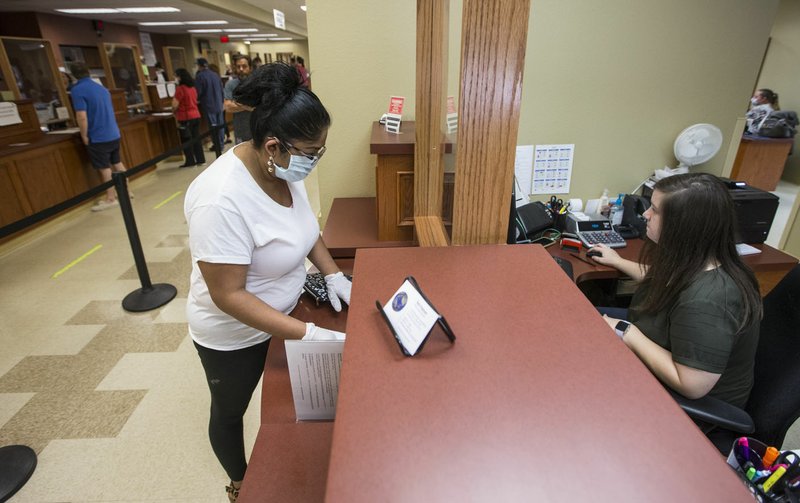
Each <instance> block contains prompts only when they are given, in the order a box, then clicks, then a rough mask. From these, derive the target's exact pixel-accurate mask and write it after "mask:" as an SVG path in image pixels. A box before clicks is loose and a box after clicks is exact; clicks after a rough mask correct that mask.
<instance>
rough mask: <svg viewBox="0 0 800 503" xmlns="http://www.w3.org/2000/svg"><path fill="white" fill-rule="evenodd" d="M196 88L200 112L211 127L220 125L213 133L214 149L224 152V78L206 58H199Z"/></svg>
mask: <svg viewBox="0 0 800 503" xmlns="http://www.w3.org/2000/svg"><path fill="white" fill-rule="evenodd" d="M195 88H196V90H197V102H198V103H199V104H200V114H201V115H202V116H204V117H205V118H206V122H207V123H208V127H209V129H211V128H213V127H219V129H217V130H216V131H215V133H213V134H212V135H211V141H212V142H213V144H214V150H215V151H218V152H222V147H223V145H224V144H225V140H224V138H225V131H224V129H223V128H222V126H223V124H225V112H224V111H223V109H222V79H221V78H220V76H219V74H216V73H214V72H212V71H211V70H210V69H209V68H208V60H207V59H206V58H198V59H197V74H196V75H195Z"/></svg>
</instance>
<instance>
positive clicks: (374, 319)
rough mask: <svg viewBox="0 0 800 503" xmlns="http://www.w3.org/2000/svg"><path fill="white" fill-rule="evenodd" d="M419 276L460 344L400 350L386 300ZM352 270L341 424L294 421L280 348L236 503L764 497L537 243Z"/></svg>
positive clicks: (386, 256) (375, 255)
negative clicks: (754, 493) (382, 306)
mask: <svg viewBox="0 0 800 503" xmlns="http://www.w3.org/2000/svg"><path fill="white" fill-rule="evenodd" d="M408 274H413V275H414V276H415V277H416V278H417V279H418V281H419V282H420V285H421V287H422V288H423V290H424V291H425V293H426V294H427V295H428V296H429V298H430V299H431V300H432V302H434V304H435V305H436V307H437V308H438V309H439V310H440V311H441V312H442V313H443V314H444V315H445V316H447V318H448V321H449V322H450V325H451V326H452V328H453V330H454V332H455V334H456V336H457V337H458V339H457V340H456V343H455V345H452V346H451V345H450V343H449V342H448V341H447V339H446V338H445V337H444V335H443V334H442V333H441V332H440V331H439V329H438V328H436V329H434V333H433V334H432V335H431V339H430V340H429V341H428V342H427V343H426V345H425V348H424V350H423V351H422V353H421V354H420V355H419V356H417V357H415V358H405V357H403V356H402V355H401V353H400V351H399V348H398V347H397V344H396V343H395V341H394V339H393V338H392V336H391V335H390V333H389V331H388V329H387V328H386V326H385V325H384V322H383V320H382V318H381V317H380V315H379V313H378V312H377V311H376V310H375V307H374V301H375V300H376V299H379V300H380V301H381V302H385V301H386V300H388V298H389V296H390V295H391V294H392V293H393V292H394V290H395V289H396V288H397V287H398V286H399V285H400V283H401V282H402V280H403V278H404V277H405V276H406V275H408ZM354 277H355V278H356V283H355V285H354V290H353V299H352V306H351V308H350V310H349V313H348V321H347V332H348V339H347V343H346V349H345V353H344V364H343V368H342V376H341V391H340V395H339V402H338V412H337V419H336V422H335V423H311V422H308V423H295V422H294V411H293V409H292V405H291V404H292V401H291V391H290V386H289V378H288V373H287V371H286V363H285V356H284V354H283V351H282V345H278V344H276V345H275V346H273V347H271V348H270V353H269V354H270V356H269V358H268V368H267V371H266V373H265V377H264V386H263V394H264V397H263V399H264V402H265V404H266V406H265V408H264V410H263V412H262V426H261V429H260V431H259V434H258V439H257V441H256V445H255V447H254V449H253V454H252V458H251V460H250V466H249V468H248V471H247V475H246V477H245V482H244V487H243V489H242V493H241V495H240V501H242V502H244V503H247V502H252V501H267V500H269V501H323V500H325V501H331V502H338V501H347V502H351V501H355V502H358V501H370V502H372V501H563V500H576V501H654V502H660V501H665V502H666V501H670V502H672V501H726V502H729V501H752V500H751V499H750V496H749V495H748V492H747V491H746V490H745V489H744V487H743V486H742V485H741V483H740V482H739V480H738V479H737V477H736V476H735V475H734V474H733V473H732V471H731V470H730V468H729V467H727V466H726V465H725V463H724V461H723V459H722V458H721V457H720V456H719V453H718V452H717V451H716V449H715V448H714V447H713V446H712V445H711V444H710V443H709V442H708V441H707V440H706V439H705V437H704V436H703V435H702V433H700V431H699V430H698V429H697V428H696V427H695V425H694V424H693V423H692V422H691V421H690V420H689V418H688V417H687V416H686V415H685V414H684V413H683V411H682V410H681V409H680V407H678V405H677V404H675V402H674V401H673V400H672V399H671V398H670V396H669V395H668V394H667V393H666V392H665V391H664V389H663V388H662V387H661V385H660V384H659V383H658V381H657V380H656V379H655V378H653V376H652V375H651V374H650V372H649V371H648V370H647V369H646V368H645V367H644V365H642V364H641V363H640V362H639V360H638V359H637V358H636V357H635V355H633V353H632V352H630V351H629V350H628V349H627V348H626V347H625V346H624V345H622V344H621V343H620V342H619V340H618V339H617V338H616V336H615V335H614V334H613V333H612V332H611V330H610V329H609V328H608V326H607V325H606V324H605V323H604V322H603V321H602V319H601V318H600V317H599V316H598V315H597V312H596V311H595V310H594V308H593V307H592V306H591V305H590V304H589V302H588V301H587V300H586V299H585V298H584V297H583V296H582V295H581V294H580V292H578V290H577V289H576V288H575V286H574V285H573V284H572V283H571V282H570V281H569V280H568V279H567V277H566V276H565V275H564V274H563V273H562V272H561V270H560V268H558V266H557V265H556V264H555V262H554V261H552V260H551V259H550V257H549V256H548V254H547V253H546V252H545V251H544V250H543V249H542V248H541V247H539V246H482V247H450V248H391V249H371V250H361V251H359V252H358V258H357V264H356V266H355V270H354ZM302 304H303V302H301V305H302ZM305 306H306V307H307V308H308V311H307V312H305V313H303V311H300V312H299V313H295V315H298V317H299V316H311V317H314V316H317V318H316V319H317V321H315V322H319V323H320V324H321V325H323V326H330V327H332V328H339V327H338V325H336V324H335V323H341V322H342V321H343V317H342V315H338V316H335V317H334V318H335V319H334V320H333V323H334V324H333V325H332V324H331V321H330V320H328V321H325V317H326V316H330V313H331V311H330V310H329V309H316V308H315V307H313V306H309V305H308V304H306V305H305ZM298 308H300V306H298ZM301 309H302V308H301ZM336 320H338V321H336ZM279 348H280V350H279ZM331 430H333V431H331ZM331 434H332V438H333V439H332V441H331ZM326 479H327V481H326Z"/></svg>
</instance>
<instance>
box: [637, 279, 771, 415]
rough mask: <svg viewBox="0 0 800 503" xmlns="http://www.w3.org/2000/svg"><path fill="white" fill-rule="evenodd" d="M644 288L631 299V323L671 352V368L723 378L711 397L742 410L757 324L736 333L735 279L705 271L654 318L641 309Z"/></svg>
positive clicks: (738, 314) (739, 302) (739, 311)
mask: <svg viewBox="0 0 800 503" xmlns="http://www.w3.org/2000/svg"><path fill="white" fill-rule="evenodd" d="M648 288H649V285H648V284H647V283H645V284H643V285H642V286H641V287H640V288H639V289H638V290H637V291H636V293H635V294H634V296H633V299H632V301H631V307H630V311H629V318H630V321H631V322H633V323H634V324H635V325H636V327H637V328H638V329H639V330H641V332H642V333H643V334H644V335H645V336H647V338H648V339H650V340H652V341H653V342H655V343H656V344H658V345H659V346H661V347H662V348H664V349H666V350H667V351H670V352H671V353H672V360H673V361H674V362H676V363H680V364H682V365H686V366H687V367H692V368H696V369H700V370H705V371H707V372H712V373H714V374H721V376H720V378H719V381H717V384H715V385H714V388H712V389H711V391H710V392H709V395H710V396H713V397H716V398H719V399H721V400H724V401H726V402H728V403H730V404H732V405H736V406H738V407H744V405H745V403H746V402H747V398H748V396H749V395H750V389H751V388H752V387H753V362H754V359H755V354H756V346H757V344H758V322H753V323H751V324H750V326H748V327H746V328H745V329H743V330H741V331H738V330H737V327H738V326H739V320H740V319H741V316H742V312H743V309H742V295H741V293H740V292H739V289H738V288H737V287H736V283H734V281H733V279H732V278H731V277H730V276H729V275H728V273H726V272H725V271H723V270H722V269H721V268H717V269H713V270H710V271H703V272H701V273H700V274H698V275H697V278H696V279H695V280H694V281H693V282H692V283H691V284H690V285H689V286H688V287H686V289H684V290H683V291H682V292H681V293H680V295H679V296H678V298H677V300H676V301H675V303H674V304H673V305H672V306H671V307H669V308H668V309H665V310H663V311H661V312H658V313H643V312H641V310H640V309H639V306H640V305H641V303H642V302H643V300H644V295H645V294H646V292H647V289H648Z"/></svg>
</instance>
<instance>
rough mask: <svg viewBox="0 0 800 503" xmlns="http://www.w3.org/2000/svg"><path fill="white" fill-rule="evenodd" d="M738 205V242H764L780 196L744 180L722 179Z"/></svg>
mask: <svg viewBox="0 0 800 503" xmlns="http://www.w3.org/2000/svg"><path fill="white" fill-rule="evenodd" d="M722 181H724V182H725V184H726V185H727V186H728V191H729V193H730V195H731V197H732V198H733V204H734V206H735V207H736V220H737V222H738V226H739V229H738V231H739V232H738V236H737V241H736V242H737V243H748V244H754V243H763V242H764V241H765V240H766V239H767V235H768V234H769V229H770V227H772V220H773V219H774V218H775V212H776V211H777V210H778V196H776V195H775V194H770V193H769V192H766V191H763V190H761V189H757V188H755V187H751V186H749V185H747V184H746V183H744V182H737V181H732V180H727V179H725V178H723V179H722Z"/></svg>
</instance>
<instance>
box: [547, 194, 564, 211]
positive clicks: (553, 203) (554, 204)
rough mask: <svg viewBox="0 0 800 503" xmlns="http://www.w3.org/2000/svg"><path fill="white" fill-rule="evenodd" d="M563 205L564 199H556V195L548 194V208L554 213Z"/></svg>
mask: <svg viewBox="0 0 800 503" xmlns="http://www.w3.org/2000/svg"><path fill="white" fill-rule="evenodd" d="M563 206H564V200H563V199H558V198H557V197H556V196H550V209H551V210H553V211H555V212H556V213H557V212H558V211H560V210H561V208H562V207H563Z"/></svg>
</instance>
